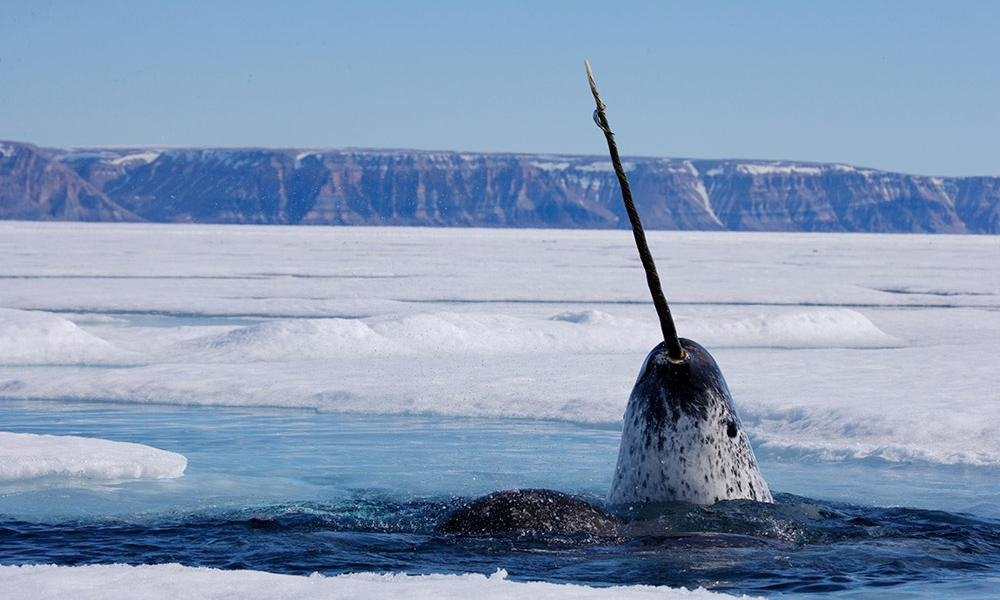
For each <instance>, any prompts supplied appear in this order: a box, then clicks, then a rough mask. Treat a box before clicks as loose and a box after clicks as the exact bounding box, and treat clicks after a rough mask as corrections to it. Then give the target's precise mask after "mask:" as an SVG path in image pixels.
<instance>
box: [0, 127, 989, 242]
mask: <svg viewBox="0 0 1000 600" xmlns="http://www.w3.org/2000/svg"><path fill="white" fill-rule="evenodd" d="M0 149H5V150H3V151H2V152H0V217H2V218H21V219H43V218H49V219H52V218H57V219H81V220H82V219H87V220H128V219H132V218H141V219H144V220H149V221H162V222H204V223H280V224H299V223H302V224H347V225H352V224H359V225H360V224H364V225H429V226H497V227H589V228H608V227H611V228H613V227H625V226H626V224H627V218H626V216H625V214H624V210H623V209H622V207H621V199H620V197H619V192H618V185H617V181H616V180H615V177H614V173H613V172H612V171H611V165H610V163H609V162H608V161H607V159H605V158H601V157H590V156H555V155H526V154H477V153H458V152H421V151H403V150H398V151H397V150H292V149H285V150H274V149H253V148H248V149H128V150H124V149H108V148H94V149H74V150H40V149H37V148H34V147H33V146H30V145H27V144H17V143H12V142H7V143H3V144H2V145H0ZM29 156H30V160H29V159H28V158H26V157H29ZM625 163H626V164H625V167H626V170H627V171H628V173H629V181H630V182H631V184H632V189H633V192H634V195H635V197H636V202H637V204H638V205H639V209H640V211H641V213H642V215H643V221H644V223H645V224H646V226H647V227H648V228H650V229H707V230H760V231H870V232H941V233H967V232H968V233H1000V177H997V178H994V177H969V178H940V177H924V176H917V175H905V174H900V173H890V172H885V171H877V170H873V169H864V168H858V167H852V166H848V165H840V164H813V163H798V162H784V161H752V160H684V159H665V158H627V159H625Z"/></svg>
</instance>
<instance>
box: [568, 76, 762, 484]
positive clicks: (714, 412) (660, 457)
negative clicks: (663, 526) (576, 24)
mask: <svg viewBox="0 0 1000 600" xmlns="http://www.w3.org/2000/svg"><path fill="white" fill-rule="evenodd" d="M584 64H585V65H586V68H587V79H588V82H589V84H590V91H591V93H592V94H593V96H594V102H595V104H596V105H597V110H595V111H594V121H595V122H596V123H597V126H598V127H600V129H601V131H603V132H604V137H605V139H606V140H607V142H608V152H609V153H610V154H611V163H612V165H613V166H614V170H615V175H616V176H617V177H618V183H619V184H620V185H621V190H622V200H623V201H624V204H625V212H626V213H627V214H628V218H629V222H630V223H631V225H632V235H633V236H634V238H635V244H636V249H637V250H638V251H639V259H640V260H641V261H642V267H643V270H644V271H645V272H646V283H647V284H648V285H649V292H650V295H651V296H652V297H653V305H654V306H655V307H656V314H657V316H658V317H659V320H660V330H661V331H662V332H663V342H662V343H660V344H659V345H658V346H657V347H656V348H653V351H652V352H650V353H649V356H647V357H646V362H645V363H644V364H643V366H642V370H641V371H640V372H639V379H638V380H637V381H636V382H635V387H634V388H632V395H631V396H630V397H629V401H628V407H627V408H626V409H625V425H624V429H623V430H622V441H621V446H620V448H619V451H618V465H617V466H616V467H615V475H614V479H613V480H612V482H611V491H610V492H609V493H608V501H609V502H610V503H611V504H632V503H644V502H693V503H697V504H712V503H715V502H718V501H719V500H728V499H736V498H746V499H750V500H757V501H760V502H771V501H772V499H771V492H770V490H768V488H767V484H766V483H765V482H764V478H763V477H761V475H760V471H758V470H757V459H756V458H755V457H754V454H753V449H752V448H751V447H750V442H749V440H748V439H747V436H746V434H745V433H744V431H743V428H742V427H741V426H740V421H739V419H738V418H737V416H736V411H735V409H734V408H733V399H732V396H730V394H729V388H728V387H726V380H725V379H724V378H723V377H722V372H721V371H719V366H718V365H717V364H716V363H715V359H714V358H712V355H711V354H709V353H708V350H705V349H704V348H703V347H701V345H699V344H697V343H695V342H692V341H691V340H686V339H681V338H679V337H678V336H677V329H676V327H675V326H674V320H673V317H672V316H671V314H670V307H669V306H668V305H667V300H666V298H665V297H664V295H663V289H662V288H661V286H660V277H659V275H658V274H657V273H656V265H655V264H654V263H653V256H652V254H651V253H650V251H649V246H648V245H647V244H646V234H645V232H644V231H643V229H642V221H641V220H640V219H639V213H638V211H637V210H636V207H635V203H634V202H633V200H632V192H631V189H630V188H629V185H628V177H627V176H626V174H625V169H624V168H623V167H622V164H621V159H620V158H619V156H618V145H617V143H616V142H615V134H614V132H612V131H611V125H610V124H609V123H608V117H607V114H606V113H605V109H606V107H605V105H604V102H603V101H602V100H601V95H600V92H599V91H598V89H597V83H596V82H595V81H594V74H593V72H592V71H591V69H590V63H588V62H586V61H584Z"/></svg>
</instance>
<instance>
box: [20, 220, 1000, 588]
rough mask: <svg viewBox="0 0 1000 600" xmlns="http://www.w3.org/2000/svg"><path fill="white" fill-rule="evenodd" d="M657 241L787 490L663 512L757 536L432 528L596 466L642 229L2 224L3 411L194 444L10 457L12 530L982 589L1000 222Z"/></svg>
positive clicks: (988, 535)
mask: <svg viewBox="0 0 1000 600" xmlns="http://www.w3.org/2000/svg"><path fill="white" fill-rule="evenodd" d="M650 242H651V246H652V249H653V252H654V254H655V255H656V256H657V258H658V260H659V269H660V271H661V276H662V277H663V279H664V282H665V287H666V292H667V295H668V297H669V298H670V300H671V301H672V305H673V307H674V312H675V313H676V315H677V317H678V328H679V330H680V331H681V334H682V335H684V336H686V337H690V338H692V339H695V340H697V341H700V342H702V343H703V344H704V345H706V346H707V347H708V348H709V349H710V350H712V352H713V353H714V354H715V356H716V358H717V359H718V361H719V363H720V365H721V366H722V369H723V371H724V373H725V374H726V377H727V380H728V382H729V386H730V388H731V389H732V391H733V393H734V396H735V398H736V401H737V404H738V408H739V410H740V413H741V416H742V419H743V421H744V424H745V425H746V426H747V428H748V429H749V431H750V432H751V434H752V437H753V441H754V443H755V447H756V448H757V450H758V455H759V457H760V458H761V463H762V469H763V472H764V475H765V477H766V478H767V479H768V481H769V482H770V483H771V487H772V488H773V489H775V490H777V491H778V492H782V494H781V495H780V497H779V498H780V502H779V504H778V505H777V506H776V507H773V508H766V507H765V508H760V507H748V506H741V505H739V503H737V505H735V506H728V505H727V506H719V507H716V508H713V509H704V510H702V509H697V510H693V512H692V511H688V510H682V509H678V511H676V512H673V513H671V514H669V515H666V516H665V517H664V518H665V519H667V521H668V523H667V525H669V526H670V528H672V529H673V530H678V531H679V530H682V529H683V528H691V527H695V528H700V529H703V530H707V531H711V532H715V533H719V534H723V533H724V534H726V535H738V536H746V537H748V538H750V539H752V540H756V541H759V540H764V542H766V543H760V544H758V543H757V542H756V541H755V542H754V543H753V544H749V545H747V544H732V543H730V541H731V540H729V541H724V542H720V540H718V539H710V540H709V541H708V542H707V543H704V540H703V539H701V538H697V539H694V541H692V540H680V541H678V540H677V539H669V540H666V541H664V540H651V541H648V546H644V547H640V548H635V547H632V546H627V547H624V548H623V547H620V546H614V547H611V548H608V547H603V546H598V547H597V549H594V547H593V545H584V546H580V545H574V543H568V542H567V544H568V545H564V546H561V547H552V546H550V545H545V544H542V545H541V546H539V545H538V544H537V543H536V542H537V540H536V541H531V542H530V543H528V542H526V543H525V544H519V543H514V542H511V541H509V540H507V541H494V542H493V543H485V542H484V543H483V544H480V545H477V544H467V543H455V542H453V541H452V542H449V541H447V540H443V541H442V540H439V539H438V538H436V537H435V536H434V535H433V525H434V523H436V522H437V520H438V519H440V517H441V516H442V515H443V514H445V513H446V511H447V510H448V508H449V507H450V506H453V505H454V504H455V503H456V502H460V501H461V500H462V499H463V498H468V497H471V496H474V495H476V494H480V493H484V492H488V491H492V490H495V489H499V488H507V487H517V486H521V487H529V486H534V487H552V488H557V489H561V490H564V491H568V492H574V493H578V494H581V495H584V496H587V497H589V498H591V499H594V500H599V499H600V498H601V497H602V496H603V494H604V492H605V491H606V488H607V483H608V480H609V478H610V474H611V469H612V467H613V461H614V458H615V456H616V452H617V437H618V433H619V428H620V419H621V415H622V412H623V409H624V406H625V401H626V399H627V395H628V392H629V389H630V388H631V384H632V380H633V379H634V377H635V372H636V369H637V368H638V366H639V364H640V363H641V361H642V358H643V356H644V355H645V353H646V352H647V351H648V349H649V348H650V347H651V346H652V345H653V344H655V342H656V330H657V327H656V324H655V317H654V315H653V310H652V306H651V304H649V302H648V301H647V299H646V297H647V292H646V290H645V289H644V280H643V276H642V272H641V268H640V266H639V263H638V260H637V258H636V257H635V251H634V249H633V248H632V246H631V239H630V235H629V233H628V232H624V231H623V232H608V231H602V232H581V231H513V230H507V231H497V230H433V229H402V228H401V229H378V228H279V227H261V228H257V227H210V226H207V227H206V226H191V227H188V226H149V225H135V226H133V225H127V226H107V225H75V224H74V225H69V224H36V223H30V224H29V223H0V252H2V253H3V255H4V256H5V257H7V260H6V261H5V262H4V264H3V265H0V398H2V399H3V401H2V402H0V431H10V432H19V433H33V434H58V435H80V436H86V437H94V438H105V439H109V440H113V441H119V442H134V443H141V444H147V445H150V446H153V447H155V448H161V449H164V450H168V451H172V452H177V453H180V454H183V455H184V456H186V457H187V458H188V461H189V463H188V469H187V471H186V473H185V475H184V476H183V477H181V478H179V479H173V480H169V481H154V482H148V481H128V482H109V483H99V482H94V481H89V482H88V481H80V480H76V479H72V478H70V479H66V478H60V477H45V476H40V477H37V478H34V479H23V478H22V479H19V480H18V481H17V482H8V483H6V484H0V519H2V522H0V537H2V538H3V540H2V543H0V548H2V550H0V562H2V563H5V564H22V563H31V562H56V563H59V564H82V563H103V562H115V561H120V562H129V563H143V562H177V561H179V562H182V563H184V564H188V565H205V566H217V567H225V568H234V567H239V568H254V569H262V570H269V571H275V572H282V573H308V572H310V571H311V570H319V571H321V572H324V573H328V574H336V573H344V572H351V571H359V570H360V571H383V570H391V571H403V570H405V571H408V572H413V573H441V572H449V573H461V572H467V571H471V572H478V573H491V572H493V571H494V570H495V569H496V568H506V569H507V570H508V572H509V573H510V577H511V578H512V579H513V580H536V579H537V580H547V581H561V582H572V583H587V584H589V585H610V584H644V583H655V584H665V585H673V586H676V585H684V586H699V585H701V586H705V587H709V588H712V589H717V590H723V591H727V592H745V593H769V592H796V591H797V592H803V593H805V592H811V591H827V592H834V591H835V592H838V593H840V594H842V595H850V594H855V593H863V592H864V591H865V590H871V589H874V587H877V586H879V585H893V586H896V588H895V589H898V590H900V591H906V593H910V594H913V595H916V596H920V595H924V596H928V597H933V596H934V595H935V594H939V593H944V592H945V591H948V590H951V591H952V592H956V591H961V592H962V593H965V594H975V593H985V592H986V591H987V590H990V589H991V587H990V582H991V581H992V582H993V583H995V582H996V577H997V567H996V565H997V563H998V544H1000V542H998V533H997V532H998V529H997V527H998V526H997V519H1000V513H998V510H997V508H996V507H997V506H998V500H1000V440H998V438H1000V436H998V435H997V433H998V430H997V426H996V423H997V422H998V417H1000V388H998V383H997V377H996V373H997V372H1000V358H998V357H1000V267H997V265H998V264H1000V262H998V258H1000V240H998V239H997V238H992V237H971V236H970V237H949V236H868V235H805V234H801V235H800V234H709V233H680V232H662V233H661V232H654V233H652V234H651V235H650ZM741 539H742V538H741ZM65 540H73V543H69V544H67V543H65ZM154 540H155V543H154ZM199 540H200V541H199ZM727 540H728V538H727ZM210 542H211V543H210ZM254 549H257V550H256V551H255V550H254ZM873 586H874V587H873ZM963 586H964V587H963Z"/></svg>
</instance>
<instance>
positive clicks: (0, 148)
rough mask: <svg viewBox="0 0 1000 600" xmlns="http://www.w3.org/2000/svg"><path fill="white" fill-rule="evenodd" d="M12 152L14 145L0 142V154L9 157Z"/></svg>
mask: <svg viewBox="0 0 1000 600" xmlns="http://www.w3.org/2000/svg"><path fill="white" fill-rule="evenodd" d="M13 154H14V147H13V146H11V145H10V144H0V156H2V157H3V158H10V157H11V156H13Z"/></svg>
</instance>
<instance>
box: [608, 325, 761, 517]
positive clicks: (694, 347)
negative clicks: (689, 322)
mask: <svg viewBox="0 0 1000 600" xmlns="http://www.w3.org/2000/svg"><path fill="white" fill-rule="evenodd" d="M679 344H680V347H681V348H682V350H683V358H681V359H680V360H677V359H675V358H671V356H670V352H669V349H668V347H667V344H666V343H661V344H660V345H658V346H657V347H655V348H653V350H652V351H651V352H650V353H649V355H648V356H647V357H646V361H645V362H644V363H643V365H642V369H640V371H639V377H638V379H637V380H636V382H635V387H633V388H632V395H631V396H630V397H629V401H628V407H627V408H626V409H625V422H624V428H623V429H622V441H621V447H620V448H619V451H618V464H617V466H616V467H615V474H614V479H613V480H612V483H611V490H610V492H609V493H608V501H609V502H610V503H611V504H634V503H646V502H692V503H695V504H712V503H714V502H718V501H719V500H729V499H735V498H746V499H750V500H757V501H759V502H771V501H772V499H771V492H770V491H769V490H768V487H767V483H766V482H765V481H764V478H763V477H761V475H760V471H759V470H758V469H757V460H756V458H755V457H754V453H753V449H752V448H751V447H750V441H749V440H748V439H747V435H746V432H745V431H744V430H743V427H742V425H741V423H740V420H739V417H738V416H737V415H736V410H735V408H734V406H733V399H732V396H731V395H730V393H729V388H728V387H727V386H726V380H725V378H723V376H722V372H721V371H720V370H719V366H718V364H716V362H715V359H714V358H712V355H711V354H709V352H708V350H706V349H705V348H703V347H702V346H701V345H700V344H698V343H697V342H693V341H691V340H687V339H683V338H681V339H679Z"/></svg>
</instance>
